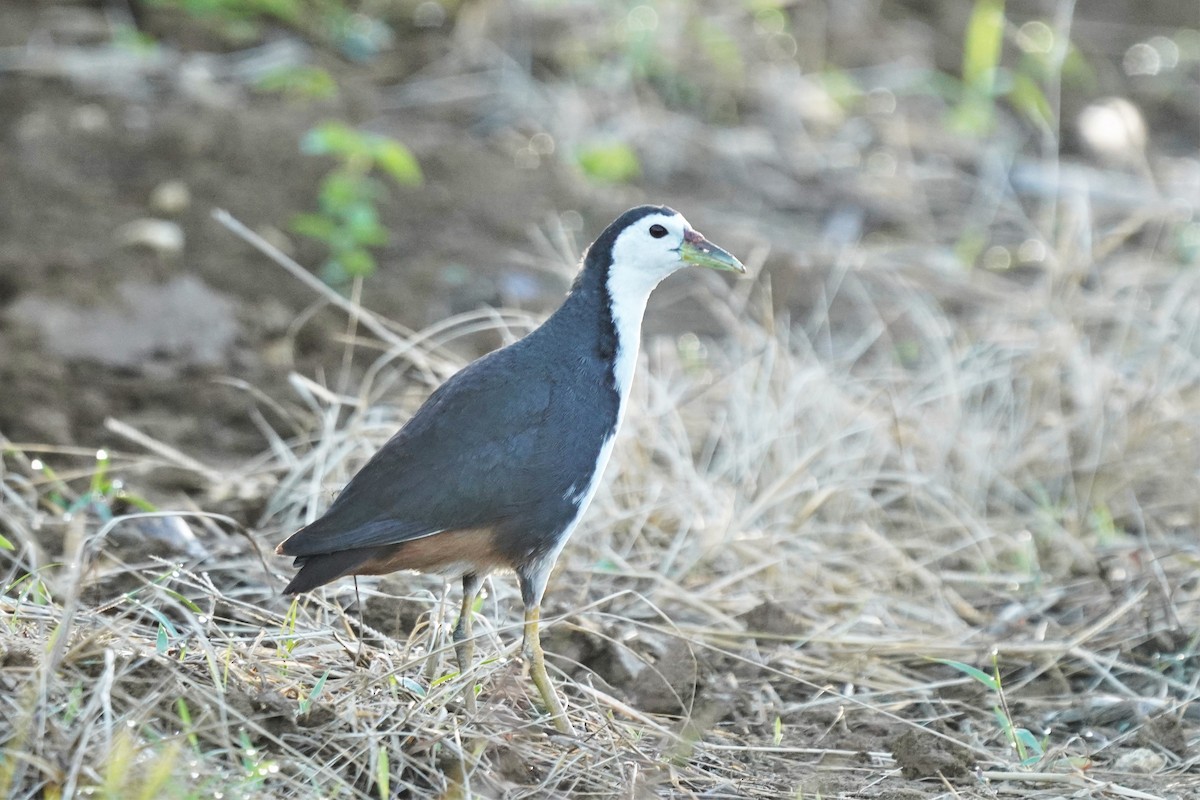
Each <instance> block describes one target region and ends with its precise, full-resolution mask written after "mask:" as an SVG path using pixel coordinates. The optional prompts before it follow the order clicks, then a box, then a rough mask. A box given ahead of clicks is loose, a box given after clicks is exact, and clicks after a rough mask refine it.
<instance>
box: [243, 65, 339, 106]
mask: <svg viewBox="0 0 1200 800" xmlns="http://www.w3.org/2000/svg"><path fill="white" fill-rule="evenodd" d="M256 85H257V88H258V90H259V91H262V92H274V93H278V94H282V95H284V96H285V97H289V98H291V99H294V100H326V99H328V98H331V97H333V96H334V95H336V94H337V82H336V81H335V80H334V79H333V76H332V75H330V74H329V71H328V70H325V69H322V68H321V67H313V66H294V67H280V68H279V69H275V70H272V71H270V72H268V73H266V74H265V75H263V76H262V77H261V78H259V79H258V83H257V84H256Z"/></svg>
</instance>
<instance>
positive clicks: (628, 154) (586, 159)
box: [576, 142, 642, 183]
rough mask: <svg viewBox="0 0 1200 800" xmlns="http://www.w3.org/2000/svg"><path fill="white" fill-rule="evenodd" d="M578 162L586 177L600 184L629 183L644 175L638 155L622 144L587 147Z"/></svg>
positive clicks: (601, 144)
mask: <svg viewBox="0 0 1200 800" xmlns="http://www.w3.org/2000/svg"><path fill="white" fill-rule="evenodd" d="M576 161H577V162H578V163H579V168H580V169H582V170H583V174H584V175H586V176H588V177H589V178H591V179H592V180H594V181H598V182H600V183H628V182H629V181H632V180H633V179H634V178H636V177H638V176H639V175H641V173H642V165H641V163H640V162H639V161H638V157H637V153H635V152H633V148H631V147H630V146H629V145H627V144H623V143H621V142H602V143H597V144H590V145H586V146H585V147H583V148H581V149H580V150H579V153H578V154H577V155H576Z"/></svg>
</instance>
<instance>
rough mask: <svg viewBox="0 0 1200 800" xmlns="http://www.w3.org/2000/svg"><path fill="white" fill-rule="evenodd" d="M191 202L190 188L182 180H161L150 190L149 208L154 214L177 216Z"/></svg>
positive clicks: (186, 208)
mask: <svg viewBox="0 0 1200 800" xmlns="http://www.w3.org/2000/svg"><path fill="white" fill-rule="evenodd" d="M191 204H192V193H191V190H189V189H188V187H187V184H186V183H184V182H183V181H175V180H172V181H163V182H162V183H160V184H159V185H158V186H155V187H154V191H152V192H150V210H151V211H153V212H154V213H155V214H162V215H164V216H168V217H177V216H179V215H180V214H182V213H183V212H184V211H187V210H188V207H189V206H191Z"/></svg>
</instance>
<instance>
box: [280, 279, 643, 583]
mask: <svg viewBox="0 0 1200 800" xmlns="http://www.w3.org/2000/svg"><path fill="white" fill-rule="evenodd" d="M576 305H578V306H585V304H584V303H582V302H577V303H576ZM586 316H587V309H586V308H584V309H582V310H579V309H574V308H572V303H571V298H568V302H567V303H565V304H564V305H563V307H562V308H560V309H559V311H558V312H556V313H555V315H553V316H552V317H551V318H550V319H548V320H547V321H546V323H544V324H543V325H542V326H541V327H540V328H538V329H537V330H536V331H534V332H533V333H531V334H530V335H529V336H527V337H525V338H524V339H522V340H520V341H518V342H516V343H514V344H512V345H510V346H508V347H506V348H503V349H501V350H497V351H495V352H493V353H491V354H489V355H487V356H485V357H483V358H481V359H480V360H478V361H476V362H474V363H472V364H470V365H468V366H467V367H465V368H464V369H463V370H461V371H460V372H458V373H457V374H455V375H454V376H453V377H451V378H450V379H449V380H447V381H446V383H444V384H443V385H442V386H441V387H439V388H438V389H437V390H436V391H435V392H434V393H433V394H432V395H431V396H430V397H429V399H428V400H427V401H426V402H425V404H424V405H422V407H421V408H420V409H419V410H418V411H417V413H416V414H415V415H414V416H413V417H412V419H411V420H409V422H408V423H407V424H406V425H405V426H404V427H403V428H401V429H400V431H398V432H397V433H396V435H395V436H393V437H392V438H391V439H390V440H389V441H388V442H387V443H386V444H385V445H384V446H383V447H382V448H381V449H380V450H379V452H377V453H376V454H375V455H374V456H373V457H372V458H371V459H370V460H369V461H368V462H367V463H366V465H364V466H363V468H362V469H361V470H360V471H359V472H358V474H356V475H355V476H354V478H353V479H352V480H351V481H350V483H349V484H347V485H346V487H345V489H344V490H343V491H342V493H341V494H340V495H339V496H338V497H337V499H336V500H335V501H334V503H333V504H332V506H331V507H330V508H329V510H328V511H327V512H326V514H325V515H324V516H323V517H321V518H320V519H318V520H317V521H315V522H314V523H312V524H311V525H309V526H307V527H306V528H303V529H302V530H300V531H298V532H297V533H296V534H294V535H293V536H292V537H291V538H289V539H288V540H287V541H285V542H284V543H283V545H281V546H280V548H279V552H280V553H282V554H284V555H292V556H297V557H298V558H299V559H307V558H311V557H314V556H323V555H328V554H333V553H338V552H341V551H346V550H362V549H364V548H377V547H380V546H389V545H398V544H401V543H404V542H410V541H412V540H415V539H419V538H421V537H426V536H429V535H431V534H435V533H438V532H442V531H459V530H468V529H484V530H491V531H494V532H495V533H497V534H500V535H496V536H494V537H493V538H494V540H495V541H496V542H497V543H498V546H499V547H500V548H501V552H500V555H501V556H502V557H503V558H504V560H505V561H507V562H510V563H508V566H516V565H518V564H519V563H521V562H522V561H523V560H526V559H528V558H530V557H533V556H534V555H537V554H540V553H542V552H545V551H546V550H547V549H550V548H552V547H553V546H554V544H555V543H556V541H557V537H558V535H559V534H560V533H561V532H562V531H563V529H564V528H565V527H566V526H567V525H568V524H569V523H571V522H572V521H573V520H574V519H575V518H576V516H577V515H578V513H579V512H580V510H581V509H580V508H579V505H580V499H581V495H582V493H583V492H584V491H585V489H586V487H587V486H588V485H589V484H590V481H591V479H592V476H593V475H594V473H595V471H596V468H597V460H598V458H599V455H600V452H601V450H602V448H603V447H604V445H605V443H606V442H607V441H608V439H609V438H611V437H612V436H613V434H614V433H615V428H616V423H617V418H618V412H619V406H620V402H621V398H620V397H619V396H618V394H617V391H616V388H615V386H614V383H613V378H612V360H611V357H610V355H611V354H610V353H608V352H607V350H606V347H608V345H607V344H606V343H605V342H604V341H602V340H603V339H604V337H603V336H602V335H597V332H599V333H603V331H602V329H601V328H600V327H597V325H598V324H599V323H596V324H593V321H591V320H587V319H581V317H586ZM506 532H508V533H509V534H510V535H503V534H504V533H506ZM393 568H401V567H393Z"/></svg>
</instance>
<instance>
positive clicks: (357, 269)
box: [337, 247, 375, 278]
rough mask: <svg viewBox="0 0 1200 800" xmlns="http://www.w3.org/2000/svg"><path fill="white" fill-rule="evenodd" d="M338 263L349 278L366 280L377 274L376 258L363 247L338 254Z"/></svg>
mask: <svg viewBox="0 0 1200 800" xmlns="http://www.w3.org/2000/svg"><path fill="white" fill-rule="evenodd" d="M337 260H338V263H339V264H341V265H342V270H343V271H344V272H345V273H346V275H347V276H348V277H351V278H360V277H361V278H365V277H368V276H369V275H371V274H372V273H374V272H375V256H373V255H371V254H370V253H369V252H367V251H366V250H364V249H363V248H361V247H356V248H354V249H353V250H347V251H346V252H344V253H338V256H337Z"/></svg>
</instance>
